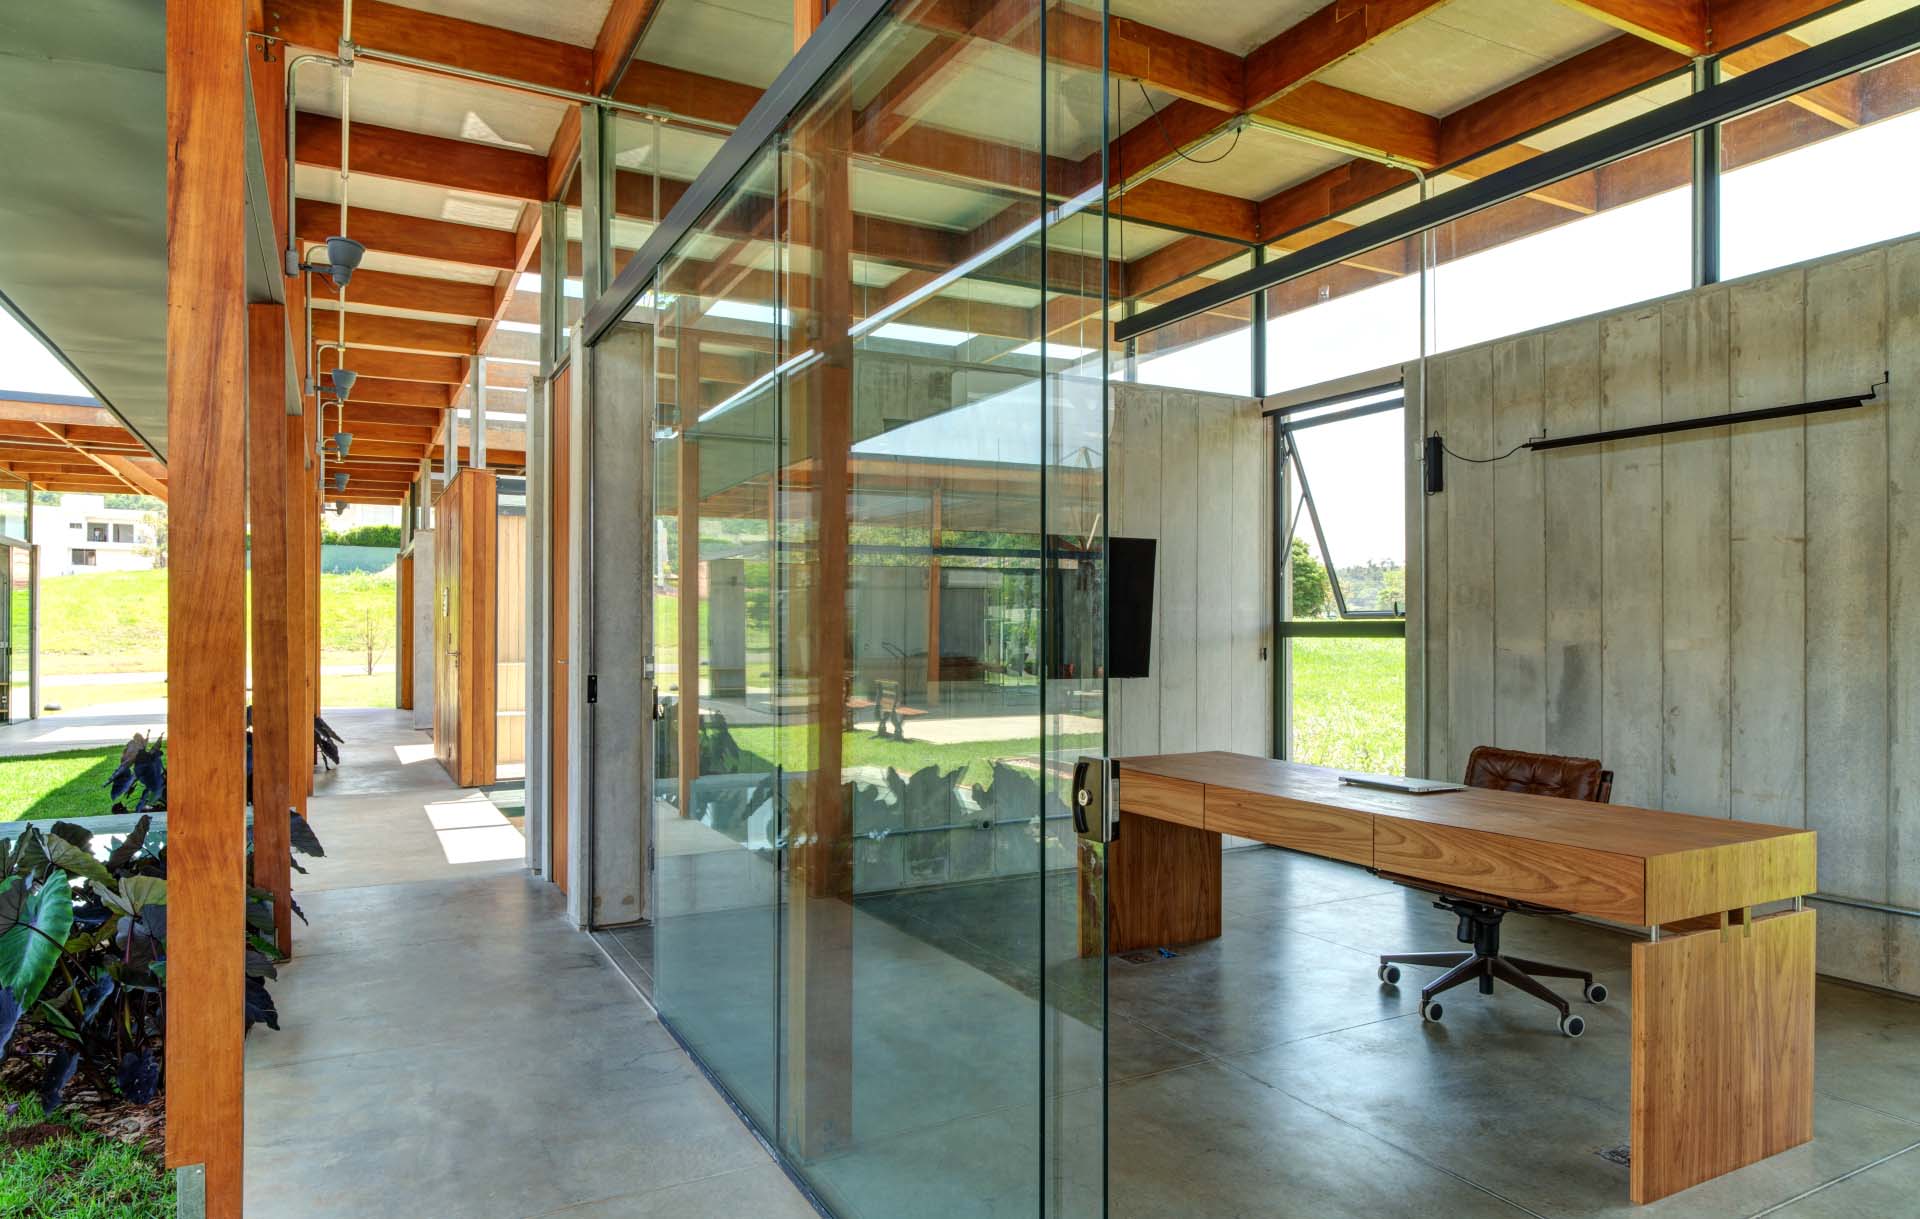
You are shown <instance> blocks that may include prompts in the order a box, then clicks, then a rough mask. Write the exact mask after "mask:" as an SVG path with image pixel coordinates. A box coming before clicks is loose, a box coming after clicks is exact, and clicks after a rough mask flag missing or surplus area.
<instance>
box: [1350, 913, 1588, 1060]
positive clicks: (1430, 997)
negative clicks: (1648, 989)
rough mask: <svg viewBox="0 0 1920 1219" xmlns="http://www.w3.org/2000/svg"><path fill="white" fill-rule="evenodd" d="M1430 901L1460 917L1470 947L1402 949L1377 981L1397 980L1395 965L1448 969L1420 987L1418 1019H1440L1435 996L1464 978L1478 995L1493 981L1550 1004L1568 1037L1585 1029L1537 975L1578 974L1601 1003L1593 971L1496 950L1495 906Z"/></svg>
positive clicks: (1383, 964) (1385, 959)
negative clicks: (1475, 986)
mask: <svg viewBox="0 0 1920 1219" xmlns="http://www.w3.org/2000/svg"><path fill="white" fill-rule="evenodd" d="M1434 905H1435V906H1436V907H1437V908H1439V909H1442V910H1446V911H1449V912H1451V913H1453V914H1456V915H1458V916H1459V918H1460V930H1459V934H1458V938H1459V939H1460V941H1461V942H1462V943H1470V944H1472V945H1473V949H1472V950H1471V951H1468V952H1403V953H1392V954H1389V955H1386V956H1382V957H1381V958H1380V980H1381V981H1382V982H1384V983H1386V984H1388V985H1389V986H1391V985H1394V984H1396V983H1398V982H1399V981H1400V969H1399V966H1401V965H1426V966H1432V967H1436V968H1440V969H1444V970H1446V972H1445V973H1443V974H1441V975H1440V976H1439V977H1438V978H1435V979H1434V980H1433V981H1432V982H1429V983H1428V984H1427V985H1425V986H1423V987H1421V988H1420V1016H1421V1018H1422V1019H1424V1020H1432V1021H1437V1020H1439V1019H1440V1013H1441V1006H1440V1004H1439V1003H1437V1002H1435V997H1436V996H1438V995H1440V994H1442V993H1443V992H1445V991H1449V990H1452V989H1453V988H1454V987H1456V986H1460V985H1462V984H1464V983H1466V982H1478V983H1479V986H1480V993H1481V994H1483V995H1490V994H1492V993H1493V984H1494V982H1495V981H1496V980H1497V981H1501V982H1505V983H1506V984H1507V985H1509V986H1512V987H1514V988H1515V989H1517V990H1521V991H1524V992H1526V993H1527V994H1529V995H1532V996H1533V997H1534V998H1536V999H1538V1000H1540V1001H1541V1002H1542V1003H1546V1004H1549V1005H1551V1006H1552V1007H1553V1008H1554V1009H1555V1010H1557V1011H1558V1012H1559V1013H1560V1031H1561V1032H1562V1033H1564V1034H1566V1035H1567V1036H1569V1037H1578V1036H1579V1035H1580V1034H1581V1033H1583V1032H1585V1031H1586V1027H1587V1022H1586V1020H1585V1019H1584V1018H1582V1017H1580V1016H1576V1015H1574V1014H1573V1011H1572V1009H1571V1008H1570V1007H1569V1005H1568V1003H1567V1001H1566V1000H1565V999H1563V998H1561V997H1560V996H1559V995H1557V994H1555V993H1554V992H1553V991H1551V990H1549V989H1547V987H1546V986H1545V985H1543V984H1542V983H1541V982H1539V981H1538V979H1539V978H1578V979H1579V980H1580V993H1581V996H1582V997H1583V998H1585V999H1586V1000H1587V1002H1589V1003H1601V1002H1604V1001H1605V1000H1606V997H1607V988H1606V986H1605V985H1603V984H1601V983H1599V982H1595V981H1594V980H1593V975H1592V974H1591V973H1589V972H1587V971H1586V970H1584V969H1569V968H1567V967H1566V966H1564V965H1549V964H1546V963H1544V962H1541V961H1528V960H1524V959H1522V958H1520V957H1507V956H1502V955H1501V954H1500V919H1501V916H1502V915H1504V914H1505V913H1506V911H1504V910H1502V909H1500V908H1498V907H1494V906H1484V905H1481V904H1479V903H1477V902H1467V901H1462V900H1460V899H1457V898H1443V899H1441V900H1440V901H1437V902H1435V903H1434Z"/></svg>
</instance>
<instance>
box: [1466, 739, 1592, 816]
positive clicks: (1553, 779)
mask: <svg viewBox="0 0 1920 1219" xmlns="http://www.w3.org/2000/svg"><path fill="white" fill-rule="evenodd" d="M1463 782H1465V783H1466V785H1467V786H1468V787H1485V788H1490V789H1492V790H1494V791H1509V792H1528V793H1530V794H1532V795H1536V796H1561V797H1563V798H1565V799H1568V800H1592V801H1595V802H1598V803H1602V804H1604V803H1606V801H1607V800H1608V799H1609V798H1610V797H1611V796H1612V795H1613V772H1612V771H1610V770H1603V769H1601V767H1600V762H1599V760H1598V759H1595V758H1568V757H1562V756H1560V755H1559V754H1552V753H1528V752H1526V751H1525V750H1521V749H1501V748H1499V747H1497V746H1493V745H1477V746H1475V747H1474V750H1473V752H1472V753H1471V754H1469V755H1468V756H1467V777H1466V778H1465V779H1464V780H1463Z"/></svg>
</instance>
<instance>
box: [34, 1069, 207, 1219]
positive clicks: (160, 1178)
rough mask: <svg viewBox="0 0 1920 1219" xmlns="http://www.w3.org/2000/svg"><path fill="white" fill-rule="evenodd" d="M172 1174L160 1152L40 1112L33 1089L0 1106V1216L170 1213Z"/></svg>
mask: <svg viewBox="0 0 1920 1219" xmlns="http://www.w3.org/2000/svg"><path fill="white" fill-rule="evenodd" d="M173 1213H174V1201H173V1174H171V1173H169V1172H168V1171H167V1170H166V1169H165V1168H164V1167H163V1166H162V1165H161V1163H160V1157H158V1156H157V1155H152V1154H149V1153H147V1152H144V1151H141V1150H140V1149H139V1148H137V1147H131V1146H128V1145H127V1144H125V1143H122V1142H121V1141H120V1140H118V1139H115V1138H110V1137H108V1136H106V1135H104V1134H95V1133H90V1132H87V1131H85V1130H83V1129H82V1128H81V1126H80V1120H79V1118H78V1117H77V1116H75V1115H72V1114H70V1113H55V1114H54V1115H53V1116H52V1117H51V1118H48V1117H45V1116H43V1115H42V1113H41V1111H40V1102H39V1100H38V1099H36V1098H34V1097H31V1096H21V1097H18V1098H15V1099H14V1101H13V1102H11V1103H9V1104H7V1105H6V1106H5V1107H4V1108H0V1215H10V1216H18V1217H19V1219H171V1216H172V1215H173Z"/></svg>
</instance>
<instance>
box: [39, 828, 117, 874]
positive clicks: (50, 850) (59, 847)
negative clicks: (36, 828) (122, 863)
mask: <svg viewBox="0 0 1920 1219" xmlns="http://www.w3.org/2000/svg"><path fill="white" fill-rule="evenodd" d="M47 857H48V858H49V859H51V860H53V866H54V867H56V868H60V869H62V870H64V871H66V872H67V873H69V874H71V875H74V876H84V877H86V878H87V879H88V880H90V881H93V882H95V883H96V884H103V885H111V884H112V883H113V873H111V872H109V871H107V868H106V865H105V864H103V863H101V862H100V861H99V860H97V859H95V858H94V857H93V852H92V851H90V850H88V849H87V848H85V847H82V846H76V845H75V844H74V843H72V842H70V841H68V840H67V839H65V838H62V837H59V836H57V835H55V836H49V837H48V838H47Z"/></svg>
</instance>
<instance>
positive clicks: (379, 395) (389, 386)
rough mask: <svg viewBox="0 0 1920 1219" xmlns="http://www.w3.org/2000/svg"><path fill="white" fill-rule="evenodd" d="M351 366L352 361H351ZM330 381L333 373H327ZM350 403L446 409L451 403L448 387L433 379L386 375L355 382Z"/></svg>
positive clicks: (362, 378)
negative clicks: (397, 379)
mask: <svg viewBox="0 0 1920 1219" xmlns="http://www.w3.org/2000/svg"><path fill="white" fill-rule="evenodd" d="M349 366H351V363H349ZM326 378H327V380H328V382H329V383H331V381H332V379H333V374H332V373H327V374H326ZM347 401H348V402H349V404H355V405H357V404H362V403H367V404H372V403H385V404H386V405H388V406H431V407H436V408H439V409H442V410H444V409H445V408H446V407H447V406H449V405H451V402H450V397H449V394H448V390H447V387H446V386H445V385H436V384H434V383H433V382H431V381H394V380H389V379H387V378H385V377H361V378H360V379H359V380H357V381H355V382H354V383H353V396H352V397H351V398H349V399H348V400H347Z"/></svg>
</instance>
